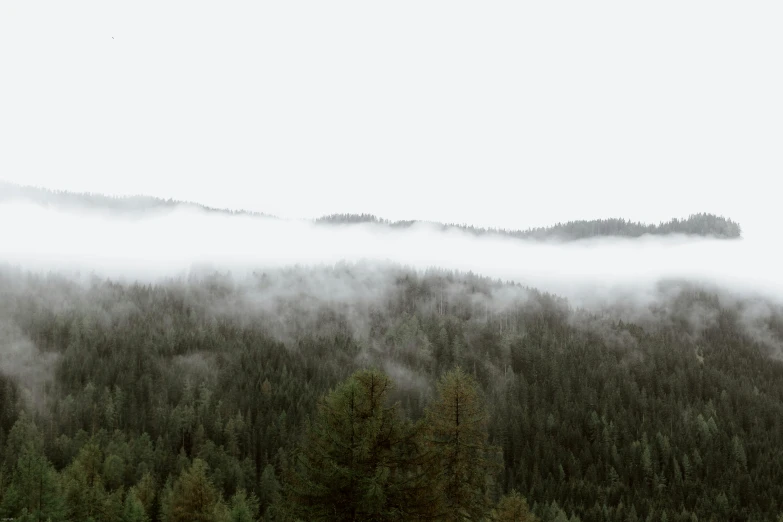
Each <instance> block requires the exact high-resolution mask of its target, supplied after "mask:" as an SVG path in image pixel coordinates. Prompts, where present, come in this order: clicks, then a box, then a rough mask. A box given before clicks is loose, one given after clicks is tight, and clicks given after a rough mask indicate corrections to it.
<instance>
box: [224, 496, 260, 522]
mask: <svg viewBox="0 0 783 522" xmlns="http://www.w3.org/2000/svg"><path fill="white" fill-rule="evenodd" d="M257 519H258V499H257V498H256V496H255V495H253V494H250V495H248V494H247V493H246V492H245V490H243V489H240V490H239V491H237V492H236V493H235V494H234V496H233V497H231V503H230V512H229V520H230V521H231V522H254V521H255V520H257Z"/></svg>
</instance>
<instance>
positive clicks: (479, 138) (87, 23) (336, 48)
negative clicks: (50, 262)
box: [0, 0, 783, 231]
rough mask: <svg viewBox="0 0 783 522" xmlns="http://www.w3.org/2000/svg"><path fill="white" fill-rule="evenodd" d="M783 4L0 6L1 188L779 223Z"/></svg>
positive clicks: (317, 211) (356, 207) (428, 215)
mask: <svg viewBox="0 0 783 522" xmlns="http://www.w3.org/2000/svg"><path fill="white" fill-rule="evenodd" d="M782 27H783V2H780V1H779V0H775V1H768V2H763V1H751V2H736V1H734V2H724V1H714V0H711V1H683V0H677V1H668V0H663V1H662V0H656V1H654V2H629V1H617V2H606V1H593V2H584V1H578V2H568V1H557V0H554V1H546V2H521V1H514V2H499V1H498V2H494V1H489V2H475V1H473V2H463V1H454V0H449V1H448V2H433V1H426V0H416V1H404V0H403V1H401V0H395V1H393V2H369V1H366V0H365V1H357V2H343V1H313V2H306V1H278V2H271V1H270V2H258V1H255V2H240V1H229V2H201V1H192V0H189V1H187V2H180V1H160V0H156V1H154V2H148V1H133V2H113V1H106V0H103V1H100V2H79V1H69V2H62V1H52V2H44V1H30V0H23V1H20V0H3V1H2V2H0V179H4V180H7V181H12V182H17V183H24V184H34V185H42V186H46V187H52V188H59V189H68V190H77V191H92V192H103V193H109V194H134V193H143V194H150V195H155V196H161V197H174V198H178V199H186V200H193V201H198V202H201V203H205V204H209V205H213V206H220V207H224V206H225V207H233V208H240V207H241V208H248V209H253V210H259V211H263V212H268V213H272V214H277V215H281V216H289V217H310V216H317V215H322V214H326V213H332V212H371V213H375V214H378V215H381V216H383V217H389V218H395V219H396V218H419V219H434V220H444V221H458V222H470V223H475V224H479V225H495V226H506V227H525V226H529V225H544V224H550V223H553V222H555V221H559V220H568V219H579V218H595V217H608V216H621V217H628V218H632V219H641V220H646V221H658V220H663V219H668V218H670V217H675V216H685V215H687V214H689V213H692V212H698V211H708V212H716V213H720V214H725V215H728V216H730V217H732V218H735V219H737V220H738V221H740V222H741V223H743V224H744V225H745V228H746V231H747V229H748V226H753V223H763V222H764V221H768V220H769V219H771V216H775V215H776V214H777V215H779V212H778V211H777V208H776V205H777V201H778V200H779V199H780V196H779V194H780V190H779V189H780V181H779V180H780V178H781V176H782V175H783V30H781V28H782Z"/></svg>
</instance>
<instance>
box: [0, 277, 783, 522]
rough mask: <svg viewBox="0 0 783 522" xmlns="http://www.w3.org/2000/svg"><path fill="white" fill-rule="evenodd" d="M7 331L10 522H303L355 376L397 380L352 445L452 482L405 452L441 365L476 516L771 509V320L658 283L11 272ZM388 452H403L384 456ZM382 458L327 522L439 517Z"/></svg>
mask: <svg viewBox="0 0 783 522" xmlns="http://www.w3.org/2000/svg"><path fill="white" fill-rule="evenodd" d="M0 319H1V321H0V325H2V334H1V335H0V338H2V340H3V344H2V351H1V352H0V361H1V362H2V370H1V371H0V375H1V377H0V448H2V453H0V462H2V473H1V474H0V498H2V500H0V509H1V510H2V511H0V514H2V515H3V516H8V517H21V516H24V515H23V513H24V510H25V509H26V510H27V513H28V515H27V516H28V518H29V517H30V516H32V517H33V518H32V519H33V520H37V519H38V518H37V517H39V515H40V516H41V520H46V518H47V517H51V518H52V520H89V519H90V518H92V519H93V520H147V519H149V520H185V519H188V520H232V518H226V517H232V516H233V517H234V518H233V520H252V519H255V518H254V517H257V518H260V517H265V519H266V520H275V519H281V517H282V519H285V517H287V516H292V515H297V514H298V516H300V517H302V519H303V520H306V519H308V518H309V519H313V520H315V519H318V516H324V517H325V516H326V515H317V516H316V515H314V514H313V513H316V511H317V509H320V508H318V502H317V501H314V500H313V498H314V497H313V496H312V495H309V496H308V495H307V494H306V493H308V491H310V492H312V491H322V490H318V489H317V488H316V487H317V484H318V477H315V476H308V475H307V474H306V472H304V471H302V468H301V466H303V465H305V464H304V463H303V462H305V463H306V461H302V460H301V459H302V458H303V457H302V455H304V456H305V457H307V455H310V457H309V458H321V459H326V460H325V461H323V460H322V461H319V462H320V463H319V465H318V466H315V467H317V468H318V469H327V470H328V469H333V471H334V472H335V473H338V474H340V473H342V472H340V471H339V469H341V468H340V467H339V466H338V464H340V461H339V459H338V458H337V457H334V456H333V457H329V455H333V454H332V453H329V452H328V451H326V450H325V449H324V446H323V440H326V439H323V440H322V439H319V437H323V436H326V435H327V434H328V433H326V432H323V430H321V431H319V428H318V426H319V425H329V417H328V411H327V410H328V409H327V410H324V408H325V407H326V406H324V405H327V406H328V405H329V404H332V403H333V401H337V403H339V404H344V399H345V393H346V390H348V389H354V390H356V386H357V384H356V381H355V379H357V378H358V377H356V376H354V377H351V376H352V375H353V374H354V373H355V372H356V371H359V370H362V369H371V368H374V369H375V371H376V372H379V373H378V375H379V376H380V377H379V378H381V379H389V380H390V381H389V382H390V386H389V388H388V389H387V390H386V392H385V395H384V397H383V398H382V399H381V398H379V399H378V401H377V402H376V403H375V406H376V407H377V408H380V409H377V410H372V412H375V413H372V414H371V415H370V416H369V417H368V419H376V420H372V421H370V420H368V421H367V422H369V423H370V424H368V425H367V426H365V428H366V429H365V431H364V432H363V433H365V434H371V433H375V432H374V431H373V430H377V427H378V424H377V423H378V422H380V423H381V424H383V425H384V426H386V425H387V424H388V422H390V421H391V419H395V423H398V424H395V425H397V426H398V428H399V433H398V435H395V436H398V439H395V440H398V441H402V440H408V441H409V442H410V445H408V446H404V445H403V446H399V447H398V446H394V445H392V446H393V447H395V448H397V449H394V450H393V451H392V450H390V449H389V447H388V444H386V445H384V444H381V445H380V446H378V448H382V449H383V451H392V454H394V455H396V456H395V457H394V459H396V458H398V457H399V458H403V457H405V458H404V459H403V461H404V462H407V463H406V464H404V465H403V464H399V462H398V464H394V466H398V465H399V466H398V467H399V469H400V470H402V471H400V473H402V474H403V475H404V474H406V473H407V474H410V476H411V477H415V476H417V475H416V474H417V473H424V472H425V471H426V472H427V473H430V475H429V476H430V477H432V476H433V475H431V474H432V473H435V474H436V475H435V476H440V477H441V478H440V479H438V480H442V479H443V476H442V475H439V474H441V473H445V472H444V471H443V470H444V469H446V467H445V465H444V464H443V462H444V461H443V460H442V459H440V457H435V456H432V457H431V459H430V462H431V463H435V464H430V465H431V466H433V467H431V468H427V467H426V466H425V467H422V466H424V465H423V464H422V463H421V460H420V459H421V458H423V456H425V455H427V454H428V451H430V450H427V448H428V447H430V448H431V447H432V446H431V445H430V446H428V445H427V444H428V443H427V442H426V441H427V440H429V439H427V437H425V436H424V435H426V433H431V432H428V431H427V428H426V426H427V425H429V426H430V428H428V429H432V428H431V426H432V425H433V424H432V422H433V417H432V414H428V413H427V412H428V411H431V410H432V408H434V407H436V405H437V404H438V401H440V400H442V397H443V394H442V392H439V391H438V388H437V383H438V382H443V381H442V380H443V379H445V378H447V376H448V375H450V374H449V372H451V371H452V370H454V369H456V368H461V369H462V370H463V372H464V375H465V376H466V378H468V379H469V380H470V381H471V382H475V389H476V393H478V395H477V397H479V398H480V400H477V402H476V404H477V405H479V406H480V408H479V409H478V410H477V411H478V413H480V414H481V416H484V417H483V418H485V420H486V422H485V429H486V444H487V448H488V449H487V455H488V457H487V458H488V460H487V462H489V463H495V464H497V465H494V464H493V465H487V466H486V468H484V467H482V466H483V465H482V464H481V462H480V461H478V460H476V461H475V464H476V467H475V468H469V469H468V468H466V469H465V470H464V472H465V473H468V474H470V473H473V474H474V475H471V476H479V477H481V480H480V481H478V482H466V483H465V484H471V486H470V488H468V490H469V491H467V492H466V493H464V495H467V497H465V498H473V499H474V500H475V499H481V502H480V503H479V504H480V506H481V508H480V512H479V511H476V510H474V511H470V510H468V511H465V512H464V513H463V512H460V513H461V514H460V515H459V516H460V517H462V518H461V519H462V520H482V519H489V518H487V517H492V516H500V513H502V512H504V511H503V510H502V509H501V506H506V507H508V509H509V510H511V512H515V510H516V511H517V512H522V511H519V509H522V508H519V506H521V505H522V500H523V499H524V500H525V503H526V505H527V506H528V507H529V511H530V513H532V514H533V515H535V516H536V517H538V518H539V519H541V520H544V521H549V520H583V521H599V520H618V521H619V520H623V521H624V520H664V519H665V520H689V521H690V520H774V519H775V518H776V517H777V516H778V515H779V513H780V512H781V510H782V507H781V505H780V503H781V499H783V489H781V488H782V487H783V454H782V453H781V449H780V448H783V440H781V437H783V429H781V428H783V426H781V423H782V422H783V420H782V419H783V385H782V384H781V383H782V382H783V380H782V379H783V366H781V362H779V360H778V358H779V356H780V355H779V354H780V346H781V345H780V342H781V339H783V322H782V321H781V320H782V319H783V314H781V309H780V307H779V306H778V305H777V304H776V303H775V302H774V301H769V300H765V299H762V298H759V297H751V296H749V295H740V294H736V293H733V292H729V291H726V290H725V289H723V288H720V287H708V286H704V285H696V284H692V283H687V282H682V281H669V282H664V283H660V284H658V285H655V286H654V287H652V289H651V290H650V291H648V292H646V293H643V294H627V295H625V296H621V295H615V296H613V297H612V298H611V299H608V298H607V299H603V298H600V297H596V298H594V299H592V300H583V301H582V302H580V303H579V304H575V303H574V302H572V301H570V300H566V299H564V298H561V297H558V296H556V295H552V294H548V293H545V292H540V291H538V290H535V289H532V288H526V287H523V286H521V285H519V284H513V283H503V282H500V281H497V280H492V279H488V278H484V277H479V276H476V275H471V274H466V273H461V272H452V271H447V270H428V271H417V270H412V269H409V268H405V267H401V266H395V265H379V264H375V263H363V264H362V263H360V264H351V263H341V264H337V265H334V266H331V267H327V266H321V267H310V268H307V267H292V268H287V269H264V270H258V271H257V272H256V273H255V274H253V273H250V274H243V275H233V276H232V275H230V274H228V273H226V272H222V273H221V272H212V271H202V272H193V273H191V274H190V275H189V276H187V277H179V278H170V279H161V280H159V281H158V282H156V283H141V282H139V283H129V282H118V281H116V280H112V279H105V278H101V277H97V276H93V277H84V276H82V277H79V278H72V277H70V276H64V275H58V274H56V273H49V274H44V273H38V272H28V271H23V270H19V269H14V268H10V267H7V268H5V269H3V270H2V272H0ZM357 375H359V376H361V375H366V374H361V373H359V374H357ZM352 379H353V380H352ZM352 383H353V384H352ZM391 384H393V386H391ZM352 387H353V388H352ZM335 394H336V395H335ZM324 401H325V402H324ZM330 401H332V402H330ZM341 401H342V402H341ZM337 403H334V404H337ZM394 404H398V406H394ZM319 405H320V406H319ZM343 412H344V410H343ZM384 412H385V413H384ZM390 412H391V413H390ZM343 414H344V413H343ZM376 414H377V415H378V416H377V417H374V416H373V415H376ZM341 415H342V414H341ZM389 415H391V417H389ZM428 415H430V416H429V417H428ZM338 418H339V417H338ZM384 419H387V420H384ZM427 419H430V420H429V421H428V420H427ZM324 422H326V424H323V423H324ZM319 423H321V424H319ZM373 423H375V424H373ZM384 423H387V424H384ZM338 424H339V425H340V426H344V423H343V422H340V423H338ZM373 426H374V427H373ZM417 426H418V428H417ZM389 428H391V425H389ZM363 429H364V428H363ZM395 429H396V428H395ZM313 430H315V431H313ZM417 430H418V431H417ZM422 430H423V431H422ZM318 433H321V435H318ZM313 437H315V438H313ZM406 437H408V438H407V439H406ZM370 439H371V440H376V442H377V441H378V439H377V437H376V438H375V439H372V437H371V438H370ZM329 440H331V438H330V439H329ZM319 441H320V442H319ZM400 444H402V442H400ZM369 447H371V446H367V445H366V444H365V445H364V446H361V448H364V449H361V448H360V449H357V451H359V454H361V455H363V457H362V458H366V455H367V451H369V450H367V448H369ZM403 447H405V448H408V450H410V451H411V452H412V453H405V452H403V453H405V454H398V453H394V452H395V451H397V450H398V449H399V450H400V451H402V449H401V448H403ZM319 448H320V449H319ZM416 448H419V449H416ZM492 448H496V450H494V449H493V450H492V451H490V449H492ZM408 450H406V451H408ZM432 451H434V450H432ZM417 452H418V453H417ZM493 452H494V453H493ZM405 455H407V456H405ZM430 455H436V453H430ZM387 457H388V455H387ZM329 458H333V460H334V466H338V467H336V468H329V466H328V465H327V464H325V462H326V463H328V462H329ZM384 458H386V457H384ZM389 458H391V457H389ZM394 459H392V461H393V460H394ZM406 459H408V460H406ZM417 459H418V460H417ZM493 459H496V460H493ZM392 461H389V462H392ZM377 462H380V461H377ZM377 462H376V464H377ZM383 462H386V461H383ZM437 462H440V463H441V464H440V467H438V466H439V465H438V464H437ZM471 462H473V460H472V461H471ZM340 465H342V464H340ZM324 466H326V467H324ZM390 466H391V464H388V465H387V464H382V465H380V464H379V465H378V466H375V467H371V468H362V470H359V469H358V468H357V469H354V468H350V469H353V471H351V472H350V473H349V475H344V474H343V475H340V476H341V477H343V478H345V477H346V476H354V478H355V479H356V480H357V481H360V482H361V481H365V482H362V484H364V486H362V487H365V486H366V488H369V489H366V488H365V489H357V490H352V491H354V493H353V494H352V495H354V496H352V497H350V498H352V499H354V500H353V501H355V502H356V505H355V506H354V507H355V508H356V509H357V510H358V511H351V512H350V513H353V514H352V515H351V516H353V517H354V518H350V517H348V515H346V517H348V518H345V517H343V515H340V517H337V518H334V516H336V515H334V516H333V518H331V519H346V520H360V519H366V520H400V519H409V520H411V519H413V520H415V519H416V517H420V518H419V519H421V520H425V519H427V517H428V516H429V517H434V518H430V519H438V520H448V519H449V518H448V516H446V515H444V512H443V511H438V510H442V509H444V508H443V506H448V505H449V504H448V501H447V498H448V496H444V495H445V493H444V491H446V489H448V488H446V486H444V485H443V483H442V482H438V480H428V481H427V484H430V485H433V487H434V488H435V489H430V490H427V491H425V490H419V493H421V494H422V495H425V494H426V495H433V496H432V497H431V498H430V501H431V502H430V503H429V504H427V503H425V505H429V506H430V507H432V509H434V510H435V513H436V514H435V515H433V514H432V513H430V514H429V515H427V514H426V513H424V512H416V514H415V516H412V515H411V514H410V512H409V513H406V514H401V513H400V512H398V511H395V510H394V509H392V508H389V506H392V504H393V505H402V503H401V501H400V499H401V498H403V499H404V498H407V497H406V496H405V495H407V493H402V491H403V489H404V488H403V489H400V488H399V487H398V484H397V482H395V480H396V478H394V477H397V478H399V474H398V475H395V476H393V474H391V471H388V472H387V470H391V469H392V468H391V467H390ZM311 467H313V466H311ZM367 469H371V470H372V474H371V476H370V475H367V474H365V472H366V471H367ZM433 470H434V471H433ZM303 473H305V474H304V475H303ZM351 474H355V475H351ZM368 477H369V478H368ZM322 478H324V476H322ZM325 478H326V479H328V480H322V481H321V482H322V483H324V484H326V485H327V486H334V484H335V483H336V479H332V478H329V476H328V475H327V476H325ZM367 480H369V481H370V482H367ZM471 480H472V479H471ZM370 483H371V484H370ZM368 484H370V485H368ZM395 484H397V485H395ZM438 484H441V485H440V486H438ZM318 487H321V486H318ZM308 488H316V489H315V490H313V489H308ZM395 488H397V489H395ZM425 489H426V488H425ZM341 491H342V490H341ZM195 492H200V493H198V494H199V495H202V496H201V497H199V498H201V499H202V500H203V502H202V501H198V502H202V503H201V504H199V503H198V502H196V501H195V500H193V499H192V496H193V495H196V493H195ZM368 492H370V493H368ZM515 492H518V493H515ZM341 494H342V493H341ZM455 494H456V493H455ZM364 495H370V497H366V498H365V496H364ZM395 495H397V496H395ZM400 495H402V496H400ZM426 495H425V496H426ZM459 495H463V493H460V494H459ZM459 495H458V496H459ZM504 495H508V496H506V497H504ZM316 497H317V495H316ZM332 497H333V495H329V498H332ZM340 498H342V497H340ZM369 498H371V499H372V501H371V502H370V500H367V499H369ZM393 498H396V499H397V500H395V501H392V500H391V499H393ZM460 498H462V496H460ZM204 499H206V500H204ZM361 499H365V500H361ZM384 499H386V500H384ZM353 501H352V502H353ZM365 501H366V502H369V504H367V503H364V504H363V503H362V502H365ZM471 502H472V501H471ZM403 503H404V504H405V505H406V506H408V507H410V508H411V509H413V507H414V506H415V505H418V504H416V503H414V502H407V501H406V502H403ZM471 505H474V504H471ZM475 505H478V504H475ZM177 506H179V507H177ZM194 506H195V507H194ZM199 506H200V507H199ZM256 506H257V508H258V509H257V510H256ZM281 506H287V509H282V508H281ZM297 506H300V507H301V509H302V510H304V511H297V510H298V509H300V508H299V507H297ZM308 506H309V507H308ZM314 506H315V507H314ZM362 506H363V507H362ZM368 506H375V507H368ZM509 506H512V507H513V506H516V508H513V509H512V507H509ZM392 507H393V506H392ZM387 508H389V509H387ZM517 508H519V509H517ZM351 509H353V508H351ZM367 509H370V510H371V511H372V510H375V511H372V512H373V513H376V514H377V513H382V514H377V517H376V515H373V516H372V517H370V516H366V517H365V515H362V513H365V514H366V513H368V512H369V511H362V510H367ZM466 509H467V508H466ZM471 509H473V508H471ZM476 509H478V508H476ZM503 509H505V508H503ZM188 510H190V511H188ZM193 510H196V511H193ZM198 510H201V513H202V514H201V515H199V516H200V517H202V518H198V517H196V516H195V515H193V513H196V512H199V511H198ZM232 510H233V511H232ZM291 510H293V511H291ZM307 510H316V511H307ZM493 510H494V511H493ZM207 511H208V513H206V512H207ZM523 511H524V510H523ZM232 512H233V513H234V514H233V515H232V514H231V513H232ZM493 512H494V515H493ZM524 512H525V513H526V511H524ZM123 513H125V514H123ZM182 513H185V514H184V515H183V514H182ZM239 513H245V515H240V514H239ZM321 513H323V512H321ZM356 513H358V515H357V514H356ZM437 513H440V514H437ZM31 514H32V515H31ZM123 516H124V517H125V518H121V517H123ZM330 516H332V515H330ZM520 516H521V515H520ZM525 516H527V515H525ZM118 517H120V518H118ZM129 517H130V518H129ZM132 517H136V518H132ZM177 517H179V518H177ZM183 517H185V518H183ZM187 517H192V518H187ZM237 517H240V518H237ZM241 517H245V518H241ZM247 517H250V518H247ZM341 517H343V518H341ZM373 517H375V518H373ZM325 519H326V518H325ZM520 519H522V520H524V518H516V519H514V518H511V520H520Z"/></svg>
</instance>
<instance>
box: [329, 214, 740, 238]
mask: <svg viewBox="0 0 783 522" xmlns="http://www.w3.org/2000/svg"><path fill="white" fill-rule="evenodd" d="M316 222H318V223H330V224H357V223H378V224H383V225H388V226H390V227H392V228H406V227H410V226H412V225H414V224H416V223H418V222H417V221H390V220H386V219H381V218H378V217H376V216H374V215H372V214H332V215H329V216H324V217H321V218H318V219H317V220H316ZM436 225H437V226H440V227H441V228H442V229H443V230H448V229H457V230H463V231H466V232H470V233H471V234H475V235H485V234H495V235H501V236H507V237H514V238H518V239H535V240H548V239H554V240H559V241H575V240H578V239H587V238H593V237H607V236H612V237H640V236H643V235H645V234H651V235H666V234H690V235H698V236H710V237H716V238H722V239H733V238H738V237H740V236H741V235H742V229H741V227H740V225H739V224H738V223H736V222H734V221H732V220H731V219H727V218H725V217H723V216H716V215H714V214H707V213H699V214H691V215H690V216H688V217H687V218H686V219H677V218H674V219H672V220H670V221H666V222H664V223H659V224H657V225H654V224H644V223H637V222H633V221H628V220H626V219H622V218H611V219H593V220H579V221H568V222H566V223H557V224H555V225H553V226H550V227H538V228H530V229H527V230H506V229H497V228H482V227H474V226H471V225H459V224H453V223H452V224H442V223H440V224H436Z"/></svg>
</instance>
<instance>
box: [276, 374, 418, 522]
mask: <svg viewBox="0 0 783 522" xmlns="http://www.w3.org/2000/svg"><path fill="white" fill-rule="evenodd" d="M392 387H393V383H392V381H391V380H390V379H389V377H388V376H386V375H385V374H383V373H382V372H379V371H377V370H362V371H359V372H357V373H356V374H354V375H353V376H352V377H351V378H350V379H348V380H347V381H345V382H344V383H341V384H340V385H339V386H338V387H337V388H336V389H335V390H334V391H332V392H330V393H329V394H327V395H326V396H325V397H324V399H323V400H322V401H321V402H320V403H319V406H318V413H317V415H316V417H315V419H314V420H313V422H312V423H311V424H310V425H309V426H308V428H307V432H306V435H305V439H304V443H303V445H302V447H301V450H300V451H299V452H298V453H297V454H296V455H295V464H294V470H293V472H292V473H291V476H290V480H289V484H288V499H289V506H290V509H291V513H292V514H293V515H294V516H295V517H299V518H302V519H304V520H377V521H381V520H401V519H411V518H414V517H416V516H418V513H417V509H421V505H420V503H419V502H418V500H419V498H418V497H417V494H418V491H419V488H420V485H421V481H422V480H423V478H424V477H423V476H422V477H418V476H417V470H416V466H415V459H416V458H417V457H418V454H417V450H418V448H417V444H416V441H415V440H414V437H415V435H416V432H415V430H414V428H413V426H412V425H411V424H410V422H408V421H406V420H405V419H404V418H403V416H402V413H401V411H400V409H399V407H398V406H397V405H390V404H389V395H390V393H391V392H392Z"/></svg>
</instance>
